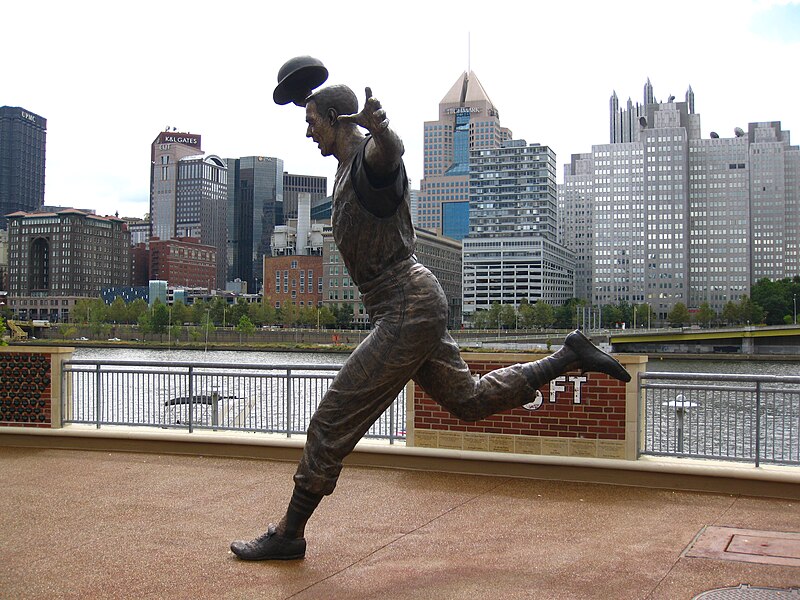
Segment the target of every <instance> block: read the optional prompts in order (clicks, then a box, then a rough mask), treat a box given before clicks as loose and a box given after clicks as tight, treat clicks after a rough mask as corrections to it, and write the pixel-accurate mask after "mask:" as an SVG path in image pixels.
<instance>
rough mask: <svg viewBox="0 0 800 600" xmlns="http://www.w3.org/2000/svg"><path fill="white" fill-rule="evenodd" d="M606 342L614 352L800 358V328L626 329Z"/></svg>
mask: <svg viewBox="0 0 800 600" xmlns="http://www.w3.org/2000/svg"><path fill="white" fill-rule="evenodd" d="M609 342H610V343H611V346H612V348H613V349H614V351H615V352H633V353H641V354H659V353H685V354H708V353H718V354H745V355H800V326H798V325H779V326H765V327H757V326H747V327H727V328H722V329H700V328H697V327H684V328H681V329H677V328H672V329H660V330H637V331H633V330H626V331H617V332H612V333H611V334H610V335H609Z"/></svg>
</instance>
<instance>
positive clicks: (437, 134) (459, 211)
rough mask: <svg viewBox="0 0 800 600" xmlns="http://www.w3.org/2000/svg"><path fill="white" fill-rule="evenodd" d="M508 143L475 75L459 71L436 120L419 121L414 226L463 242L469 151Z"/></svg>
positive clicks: (466, 223) (508, 134) (507, 132)
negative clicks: (420, 150)
mask: <svg viewBox="0 0 800 600" xmlns="http://www.w3.org/2000/svg"><path fill="white" fill-rule="evenodd" d="M510 139H511V131H510V130H508V129H506V128H503V127H501V126H500V115H499V112H498V111H497V109H496V108H495V106H494V104H493V103H492V101H491V100H490V99H489V96H488V94H487V93H486V91H485V90H484V89H483V85H481V82H480V81H479V80H478V78H477V76H476V75H475V73H473V72H472V71H470V72H469V73H466V72H465V73H463V74H462V75H461V76H460V77H459V78H458V79H457V80H456V82H455V83H454V84H453V86H452V87H451V88H450V90H449V91H448V92H447V94H445V96H444V98H442V100H441V102H440V103H439V119H438V120H436V121H426V122H425V142H424V143H425V145H424V167H423V173H424V178H423V180H422V181H421V182H420V192H419V199H418V202H417V214H416V218H415V219H414V222H415V223H416V224H417V225H418V226H419V227H422V228H423V229H428V230H430V231H435V232H437V233H443V234H444V235H446V236H448V237H451V238H453V239H457V240H461V239H463V238H464V237H465V236H466V235H467V233H468V231H469V160H470V151H471V150H475V149H480V148H494V147H497V146H499V145H500V144H501V143H502V142H504V141H506V140H510Z"/></svg>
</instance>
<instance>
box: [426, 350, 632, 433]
mask: <svg viewBox="0 0 800 600" xmlns="http://www.w3.org/2000/svg"><path fill="white" fill-rule="evenodd" d="M469 366H470V369H471V371H472V372H473V373H479V374H481V375H484V374H485V373H488V372H489V371H492V370H494V369H497V368H500V367H506V366H508V364H505V363H504V364H501V363H498V362H487V361H479V360H478V361H469ZM580 375H581V374H580V373H579V372H577V371H575V372H572V373H568V374H567V377H569V376H576V377H577V376H580ZM583 376H584V377H586V378H587V380H586V381H585V382H583V383H582V384H581V385H580V388H581V404H574V403H573V384H572V383H571V382H570V381H569V380H568V381H566V382H560V383H559V385H560V386H561V387H563V388H565V391H560V392H557V393H556V402H555V404H553V403H551V402H550V385H546V386H544V387H542V388H541V389H540V392H541V393H542V398H543V402H542V405H541V407H540V408H539V409H538V410H527V409H524V408H515V409H513V410H510V411H506V412H502V413H499V414H496V415H493V416H491V417H488V418H487V419H484V420H482V421H478V422H476V423H467V422H464V421H461V420H459V419H457V418H456V417H454V416H453V415H451V414H450V413H449V412H447V411H446V410H444V409H443V408H442V407H441V406H439V405H438V404H436V402H434V401H433V400H432V399H431V398H430V396H428V395H427V394H426V393H425V392H424V391H423V390H422V388H420V387H419V386H415V387H414V427H415V429H417V430H419V429H423V430H424V429H428V430H431V429H433V430H439V431H462V432H470V433H493V434H510V435H535V436H549V437H560V438H578V437H579V438H583V439H600V440H624V439H625V384H624V383H622V382H621V381H617V380H616V379H613V378H611V377H609V376H608V375H604V374H602V373H586V374H584V375H583ZM531 401H533V398H531Z"/></svg>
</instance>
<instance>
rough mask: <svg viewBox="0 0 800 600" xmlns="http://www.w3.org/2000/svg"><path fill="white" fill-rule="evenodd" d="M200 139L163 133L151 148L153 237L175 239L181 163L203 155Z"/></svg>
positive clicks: (184, 134)
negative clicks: (188, 158)
mask: <svg viewBox="0 0 800 600" xmlns="http://www.w3.org/2000/svg"><path fill="white" fill-rule="evenodd" d="M201 142H202V139H201V136H200V135H198V134H194V133H176V132H172V131H169V128H167V131H162V132H161V133H159V134H158V135H157V136H156V139H155V140H153V143H152V144H151V145H150V236H151V237H157V238H160V239H162V240H168V239H170V238H173V237H175V235H176V231H175V224H176V204H177V192H178V183H177V182H178V161H179V160H180V159H181V158H183V157H185V156H195V155H197V154H202V149H201Z"/></svg>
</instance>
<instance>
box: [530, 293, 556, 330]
mask: <svg viewBox="0 0 800 600" xmlns="http://www.w3.org/2000/svg"><path fill="white" fill-rule="evenodd" d="M532 312H533V325H534V326H535V327H538V328H539V329H544V328H545V327H550V326H551V325H552V324H553V323H555V320H556V311H555V309H554V308H553V306H552V305H550V304H548V303H547V302H544V301H543V300H539V301H538V302H537V303H536V304H534V305H533V308H532Z"/></svg>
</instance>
